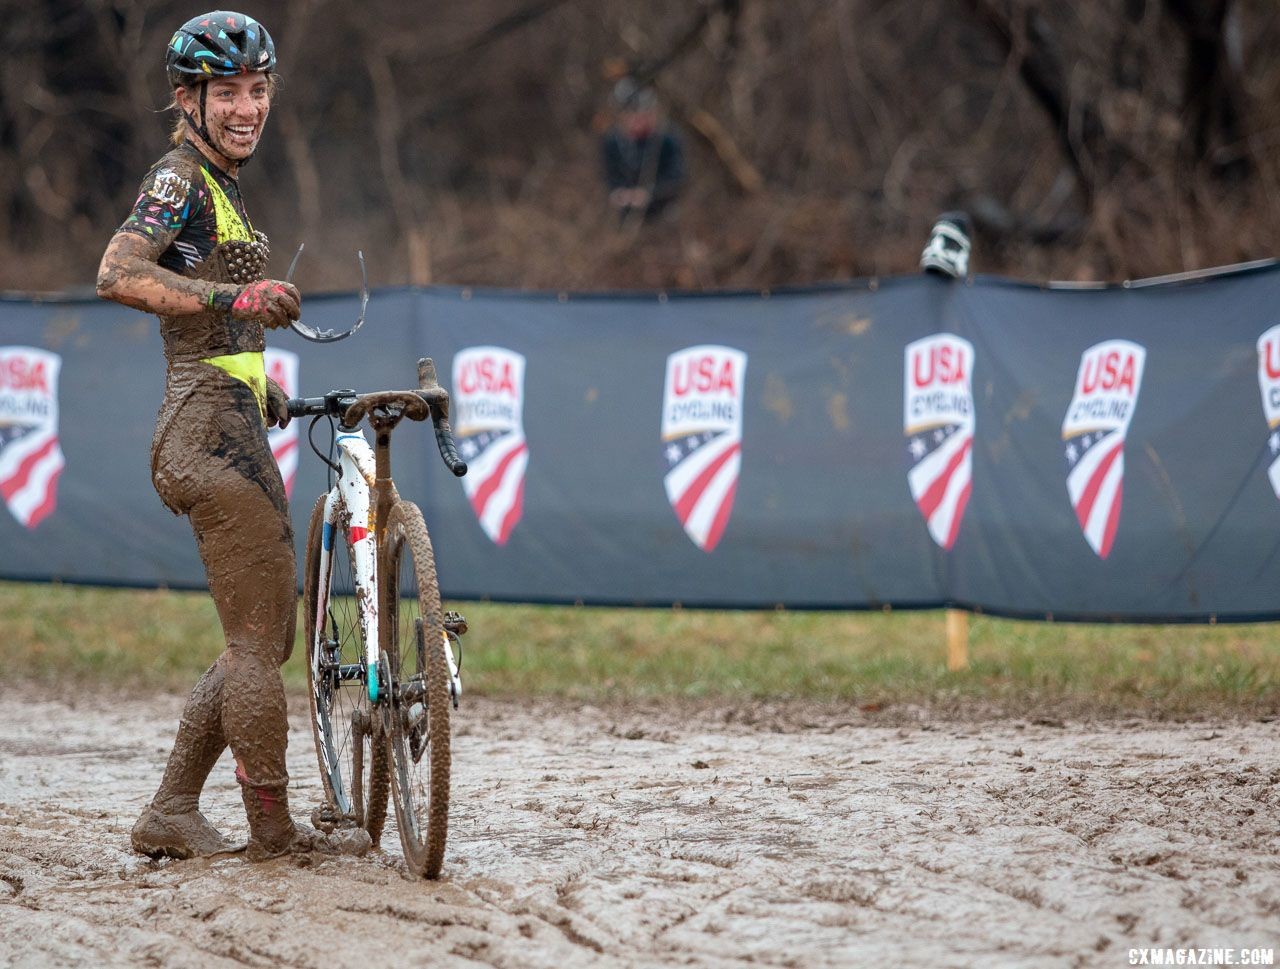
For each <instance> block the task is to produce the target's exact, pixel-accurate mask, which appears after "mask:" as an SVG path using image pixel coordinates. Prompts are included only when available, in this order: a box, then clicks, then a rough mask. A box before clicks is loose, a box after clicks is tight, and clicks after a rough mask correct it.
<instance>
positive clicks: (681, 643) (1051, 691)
mask: <svg viewBox="0 0 1280 969" xmlns="http://www.w3.org/2000/svg"><path fill="white" fill-rule="evenodd" d="M453 606H454V608H457V609H459V611H461V612H463V613H465V614H466V616H467V619H468V621H469V623H470V626H471V632H470V633H469V634H468V635H467V636H466V638H465V655H464V666H463V673H464V682H465V684H466V689H467V690H468V691H469V692H479V693H488V694H501V695H529V696H550V697H566V698H571V699H576V700H588V701H605V700H618V699H661V698H699V699H701V698H707V699H713V700H714V699H730V700H746V699H765V700H769V699H787V698H797V699H805V700H818V701H837V702H842V701H843V702H850V703H853V704H856V705H858V706H860V707H862V708H864V709H867V710H875V709H878V708H880V707H882V706H885V705H891V704H904V703H920V704H928V705H932V706H938V705H943V706H949V707H960V708H962V707H964V706H965V705H978V706H987V707H991V706H994V707H996V708H998V709H1000V710H1004V711H1008V712H1014V713H1017V712H1019V711H1021V712H1024V713H1025V712H1026V711H1027V710H1035V709H1040V708H1049V707H1053V708H1058V709H1069V710H1072V711H1079V712H1082V713H1085V714H1088V713H1091V712H1092V713H1097V714H1106V715H1116V714H1124V713H1126V712H1132V713H1133V714H1135V715H1151V714H1158V715H1164V716H1171V717H1181V716H1195V715H1213V714H1232V713H1234V714H1237V715H1243V716H1254V715H1260V716H1261V715H1275V714H1276V713H1277V711H1280V642H1278V641H1277V637H1276V634H1275V630H1274V628H1273V627H1272V626H1270V625H1264V624H1259V625H1217V626H1183V625H1177V626H1149V625H1148V626H1120V625H1082V624H1061V623H1033V622H1021V621H1014V620H1003V619H992V618H988V617H981V616H976V617H973V619H972V620H971V623H970V659H971V665H970V668H969V669H968V670H967V671H964V672H961V673H951V672H948V671H947V669H946V663H945V661H946V655H945V645H944V639H943V635H944V634H943V628H944V627H943V615H942V613H940V612H894V613H881V612H842V613H813V612H784V611H777V612H716V611H701V610H681V609H676V610H663V609H599V608H583V607H576V608H575V607H553V606H517V605H495V604H490V603H454V604H453ZM0 628H3V629H4V630H5V648H4V654H5V656H6V657H7V658H8V659H10V660H11V661H16V662H18V663H19V664H20V668H21V671H22V673H23V675H24V676H29V677H31V678H34V679H35V680H37V681H39V682H44V683H49V682H64V683H83V682H85V681H88V682H92V683H95V684H99V685H102V686H120V685H131V686H138V687H146V688H158V689H172V690H186V689H189V688H190V686H191V684H192V683H194V681H195V679H196V678H197V677H198V676H199V675H200V673H201V672H203V671H204V669H205V668H206V667H207V666H208V665H209V664H210V663H211V662H212V661H213V660H214V659H215V658H216V657H217V655H218V653H219V652H220V650H221V649H222V637H221V633H220V630H219V627H218V622H217V615H216V613H215V611H214V608H213V603H212V601H211V600H210V599H209V597H208V596H207V595H206V594H204V593H184V592H169V591H163V590H161V591H131V590H110V589H97V588H82V587H75V586H61V585H56V584H55V585H39V584H19V583H0ZM299 629H301V623H299ZM304 653H305V650H304V649H303V647H302V645H301V643H300V642H299V643H298V644H297V645H296V646H295V648H294V651H293V656H292V657H291V658H290V660H289V662H288V663H287V664H286V667H285V680H286V683H287V684H288V685H289V686H290V687H293V688H302V687H305V684H306V672H305V666H304V662H303V656H304ZM11 668H12V667H11Z"/></svg>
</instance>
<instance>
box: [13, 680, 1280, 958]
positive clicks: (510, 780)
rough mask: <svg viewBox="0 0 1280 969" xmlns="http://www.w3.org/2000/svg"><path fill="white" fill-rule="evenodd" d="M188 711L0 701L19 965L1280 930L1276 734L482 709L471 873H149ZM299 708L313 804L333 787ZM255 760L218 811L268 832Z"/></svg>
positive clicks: (466, 714)
mask: <svg viewBox="0 0 1280 969" xmlns="http://www.w3.org/2000/svg"><path fill="white" fill-rule="evenodd" d="M180 706H181V703H180V701H179V700H176V699H172V698H168V697H162V698H156V697H152V698H140V699H132V700H129V701H127V702H119V701H112V700H111V698H109V697H99V698H92V699H85V700H81V701H79V702H78V703H76V705H75V706H70V705H68V704H67V703H65V702H60V701H54V700H24V699H21V698H19V697H17V696H14V695H13V693H12V692H9V693H7V694H5V695H3V696H0V965H5V966H9V965H13V966H46V965H111V966H136V965H163V966H193V967H194V966H201V967H204V966H233V965H235V966H239V965H252V966H316V967H321V966H325V967H329V966H361V967H367V966H375V965H376V966H417V965H424V964H448V965H451V966H452V965H460V966H467V965H473V966H484V965H490V966H500V967H513V969H514V967H525V966H548V967H551V966H557V967H558V966H570V967H572V966H603V965H638V966H666V965H673V964H683V965H694V966H710V967H728V966H746V965H761V964H763V965H777V966H804V967H808V966H850V965H870V964H879V965H899V966H973V965H984V966H985V965H990V966H1064V967H1065V966H1094V965H1097V966H1119V965H1127V964H1128V953H1127V950H1128V948H1129V947H1130V946H1147V945H1161V946H1179V945H1182V946H1254V945H1258V946H1275V947H1276V949H1277V956H1278V957H1280V724H1276V723H1270V724H1266V723H1213V724H1193V725H1169V724H1155V723H1149V722H1139V721H1134V722H1130V723H1108V724H1087V723H1073V722H1068V723H1067V724H1065V725H1057V724H1035V723H1024V722H1016V721H1012V722H1011V721H993V722H978V723H957V722H951V721H937V720H930V719H927V718H922V719H920V720H919V721H918V722H910V721H908V722H906V724H905V725H895V726H877V725H873V724H869V723H867V722H865V721H861V720H859V719H857V718H854V719H853V720H852V721H851V720H849V719H848V718H842V717H841V716H839V715H838V714H835V713H833V712H832V711H830V710H828V711H825V712H821V711H819V712H814V711H803V710H798V709H794V708H786V707H783V708H776V709H773V710H767V711H761V710H749V709H748V710H746V711H745V712H746V713H747V714H748V715H747V716H746V717H745V718H744V716H743V713H744V710H743V708H739V709H738V710H736V711H733V712H732V715H729V716H726V713H725V711H716V710H699V711H696V712H693V713H690V712H688V711H682V710H681V709H679V708H675V707H670V706H669V707H666V708H665V709H657V710H655V709H651V710H642V709H636V708H627V709H616V708H591V707H577V706H575V707H563V708H562V707H556V706H551V705H547V704H545V703H526V702H516V701H505V702H500V701H496V700H477V699H472V700H470V701H469V702H467V703H466V704H464V707H463V710H462V713H461V715H460V716H459V717H458V719H457V721H456V746H455V765H456V769H455V782H454V791H455V794H454V812H453V824H452V830H451V836H450V850H449V857H448V860H447V862H446V867H445V879H444V880H443V881H441V882H438V883H434V884H433V883H424V882H419V881H413V880H410V879H408V878H406V877H405V875H404V874H403V868H402V866H401V864H400V861H399V858H398V855H397V852H396V851H395V850H394V847H395V846H394V844H393V842H394V840H395V833H394V829H393V828H392V826H391V824H389V825H388V828H389V830H388V837H387V841H388V845H387V846H386V847H387V850H386V851H385V852H383V853H382V854H375V855H372V856H370V857H368V858H364V859H350V858H338V859H329V860H324V861H321V862H319V863H316V864H312V865H307V866H301V865H299V863H298V862H296V861H290V860H276V861H271V862H267V863H265V864H261V865H249V864H247V863H246V862H243V861H241V860H240V859H239V858H235V857H232V858H225V859H222V860H217V861H187V862H168V863H152V862H150V861H147V860H146V859H143V858H140V857H138V856H135V855H133V854H132V853H131V852H130V850H129V838H128V834H129V826H130V825H131V824H132V822H133V819H134V817H135V816H136V815H137V813H138V812H139V811H140V810H141V808H142V806H143V805H144V803H145V802H146V800H147V798H148V797H149V796H150V794H151V792H152V790H153V789H154V787H155V784H156V781H157V779H158V777H159V773H160V770H161V768H162V765H163V762H164V756H165V753H166V752H167V750H168V747H169V745H170V743H171V742H172V730H173V724H174V723H175V722H176V720H177V716H178V712H179V709H180ZM291 708H292V709H293V710H294V717H293V721H292V731H291V744H290V747H289V771H290V774H291V776H292V778H293V784H292V790H291V795H292V800H293V803H294V805H295V810H297V811H298V813H299V814H300V815H302V814H305V810H304V809H305V808H307V807H309V806H310V805H311V804H313V803H314V802H315V799H316V798H317V796H318V793H319V790H320V787H319V783H318V781H317V780H316V770H315V766H314V754H313V751H312V748H311V744H310V735H309V733H307V732H305V731H306V728H305V724H304V722H303V720H302V719H301V718H300V717H299V716H298V715H297V714H298V711H299V710H301V709H302V704H301V703H299V702H298V701H297V700H294V701H293V702H292V703H291ZM232 771H233V765H232V763H231V761H230V759H229V757H224V759H223V760H222V761H221V762H219V764H218V766H217V767H216V768H215V769H214V774H213V777H212V778H211V780H210V784H209V787H208V788H207V789H206V793H205V798H204V802H203V804H204V808H205V812H206V814H208V815H209V817H210V818H211V819H212V820H213V821H214V823H215V824H217V825H218V826H219V827H221V828H223V829H224V830H226V831H229V832H230V833H232V834H233V835H235V836H237V837H238V838H240V839H243V838H245V837H246V836H247V830H246V828H245V822H244V811H243V809H242V807H241V805H240V797H239V790H238V785H237V784H236V783H235V780H234V778H233V774H232Z"/></svg>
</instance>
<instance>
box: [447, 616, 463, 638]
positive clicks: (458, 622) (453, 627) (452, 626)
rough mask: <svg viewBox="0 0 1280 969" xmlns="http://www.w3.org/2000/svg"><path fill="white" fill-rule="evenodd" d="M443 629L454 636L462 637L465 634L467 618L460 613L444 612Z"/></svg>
mask: <svg viewBox="0 0 1280 969" xmlns="http://www.w3.org/2000/svg"><path fill="white" fill-rule="evenodd" d="M444 628H445V629H447V630H448V631H449V632H451V633H453V634H454V635H455V636H464V635H466V632H467V618H466V616H464V615H462V614H461V613H457V612H453V611H449V612H446V613H445V614H444Z"/></svg>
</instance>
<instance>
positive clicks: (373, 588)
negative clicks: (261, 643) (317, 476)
mask: <svg viewBox="0 0 1280 969" xmlns="http://www.w3.org/2000/svg"><path fill="white" fill-rule="evenodd" d="M335 443H336V446H337V448H338V469H339V470H338V480H337V481H336V482H335V483H334V486H333V487H332V488H331V489H330V490H329V493H328V495H326V496H325V500H324V531H323V533H322V538H321V545H320V583H321V585H320V588H321V592H322V593H323V594H322V595H319V596H317V597H316V609H317V612H318V613H319V611H320V605H321V603H325V602H328V599H329V595H328V593H329V585H330V582H331V580H332V574H331V573H332V556H333V543H334V541H335V540H337V538H338V536H340V535H341V533H342V530H341V528H340V527H339V526H340V525H341V524H342V519H343V518H345V519H346V523H347V526H348V534H349V535H350V537H351V561H352V564H353V566H354V568H355V573H356V574H355V577H354V580H355V590H354V594H355V597H356V603H357V609H356V612H357V613H358V615H359V617H360V635H361V637H362V638H363V641H364V644H365V665H364V671H365V672H366V676H367V679H366V684H367V689H368V693H369V700H370V702H371V703H377V702H378V701H379V699H381V694H380V689H379V677H378V650H379V644H380V643H381V642H383V639H382V635H383V630H382V629H381V624H380V620H379V617H380V616H381V615H382V614H383V613H384V611H385V610H383V609H381V608H380V607H381V605H382V602H381V596H380V595H379V594H378V591H379V586H378V574H379V568H378V567H379V565H380V564H381V563H379V561H378V555H377V550H378V547H379V543H378V542H377V537H376V535H375V532H374V528H375V527H376V523H377V522H378V521H379V516H378V515H377V514H376V512H377V511H378V510H379V506H380V505H384V504H387V502H383V501H373V500H372V497H373V496H372V495H371V493H370V488H373V489H375V492H376V491H377V483H376V482H377V478H376V474H377V466H378V461H377V457H376V455H375V454H374V452H373V449H372V448H370V447H369V442H368V441H367V440H366V439H365V436H364V432H363V431H361V430H359V429H358V428H357V429H355V430H350V431H348V430H345V429H344V430H343V431H342V432H341V433H339V434H338V436H337V439H336V442H335ZM385 463H389V460H388V461H386V462H385ZM387 477H389V474H388V476H387ZM384 490H385V489H384ZM382 511H383V514H382V516H381V520H383V521H385V519H386V512H385V508H384V509H382ZM360 523H364V524H360ZM326 618H327V617H325V616H324V615H323V614H318V615H316V616H315V617H314V619H315V630H316V635H317V636H322V635H323V633H324V630H325V628H326V624H325V620H326ZM314 645H316V646H318V645H319V644H314ZM321 655H322V654H321V651H320V650H319V649H318V648H317V649H314V650H313V651H312V656H313V660H312V663H313V666H314V664H315V663H318V662H319V661H320V657H321ZM312 672H313V674H315V675H317V676H319V674H320V670H319V669H314V668H313V670H312ZM361 672H362V671H360V670H348V669H346V668H343V669H340V670H339V677H340V678H341V679H343V680H347V679H356V678H358V677H359V675H360V673H361Z"/></svg>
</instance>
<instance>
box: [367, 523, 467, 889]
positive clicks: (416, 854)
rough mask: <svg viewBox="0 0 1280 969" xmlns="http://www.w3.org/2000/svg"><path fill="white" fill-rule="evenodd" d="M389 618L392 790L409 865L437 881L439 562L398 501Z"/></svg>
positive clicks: (443, 690) (442, 702)
mask: <svg viewBox="0 0 1280 969" xmlns="http://www.w3.org/2000/svg"><path fill="white" fill-rule="evenodd" d="M383 541H384V542H385V543H386V550H387V562H388V564H389V566H390V568H389V569H388V570H387V571H388V574H387V575H386V576H384V577H380V580H381V581H384V582H385V583H386V586H385V588H386V598H385V599H384V602H386V603H387V609H388V612H387V618H388V620H389V626H390V630H391V642H389V643H386V644H384V651H383V665H384V666H385V667H386V670H387V673H388V676H389V679H390V690H389V694H390V695H389V697H388V700H389V702H388V703H387V704H385V705H384V706H383V708H382V709H383V711H384V714H385V718H386V719H385V729H386V731H387V737H388V739H389V741H390V745H391V756H392V761H393V763H392V770H391V788H392V790H393V791H394V792H395V803H396V818H397V820H398V821H399V825H400V843H401V844H402V845H403V847H404V857H405V862H406V863H407V864H408V866H409V869H410V870H411V871H413V872H414V873H415V874H418V875H423V876H425V877H427V878H437V877H439V875H440V868H441V866H442V865H443V863H444V847H445V839H446V838H447V836H448V831H449V767H450V753H449V707H450V695H449V661H448V658H447V656H446V653H445V650H447V649H448V648H449V646H448V637H447V635H446V633H445V629H444V615H443V611H442V609H441V605H440V587H439V585H438V584H437V581H436V563H435V558H434V556H433V554H432V552H431V539H430V537H429V536H428V535H427V526H426V523H425V522H424V521H423V519H422V512H421V511H420V510H419V509H418V506H417V505H415V504H414V503H413V502H411V501H397V502H396V503H395V504H394V505H393V506H392V508H391V512H390V514H389V515H388V516H387V528H386V532H385V537H384V539H383Z"/></svg>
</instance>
